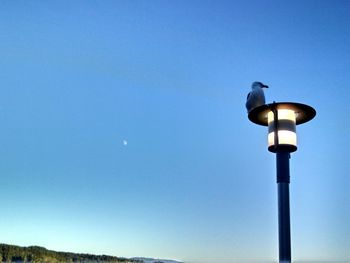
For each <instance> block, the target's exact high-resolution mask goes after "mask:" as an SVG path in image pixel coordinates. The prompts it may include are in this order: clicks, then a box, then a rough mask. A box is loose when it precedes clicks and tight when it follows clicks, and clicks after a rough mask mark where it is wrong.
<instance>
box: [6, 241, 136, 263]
mask: <svg viewBox="0 0 350 263" xmlns="http://www.w3.org/2000/svg"><path fill="white" fill-rule="evenodd" d="M0 262H6V263H12V262H15V263H22V262H23V263H25V262H31V263H58V262H76V263H79V262H81V263H83V262H84V263H85V262H86V263H92V262H96V263H97V262H98V263H104V262H106V263H107V262H108V263H119V262H123V263H141V262H142V261H140V260H134V259H127V258H119V257H113V256H106V255H91V254H77V253H69V252H56V251H52V250H48V249H46V248H44V247H38V246H30V247H19V246H13V245H6V244H0Z"/></svg>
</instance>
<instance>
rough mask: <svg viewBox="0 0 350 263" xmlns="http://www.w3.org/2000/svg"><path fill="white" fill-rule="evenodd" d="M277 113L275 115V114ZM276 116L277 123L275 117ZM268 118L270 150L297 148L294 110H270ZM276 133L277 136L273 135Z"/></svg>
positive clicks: (292, 149)
mask: <svg viewBox="0 0 350 263" xmlns="http://www.w3.org/2000/svg"><path fill="white" fill-rule="evenodd" d="M276 113H277V116H275V114H276ZM276 117H277V123H276V121H275V118H276ZM267 118H268V127H269V134H268V145H269V147H268V149H269V151H271V152H277V151H288V152H294V151H296V150H297V134H296V117H295V112H294V111H293V110H289V109H278V110H277V111H275V113H274V112H273V111H270V112H269V113H268V115H267ZM276 134H277V138H276V137H275V136H276Z"/></svg>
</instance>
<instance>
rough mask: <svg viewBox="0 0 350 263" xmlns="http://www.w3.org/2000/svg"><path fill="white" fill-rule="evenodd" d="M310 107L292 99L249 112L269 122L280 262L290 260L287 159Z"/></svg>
mask: <svg viewBox="0 0 350 263" xmlns="http://www.w3.org/2000/svg"><path fill="white" fill-rule="evenodd" d="M315 116H316V111H315V109H313V108H312V107H310V106H308V105H305V104H301V103H294V102H279V103H276V102H274V103H271V104H265V105H262V106H259V107H256V108H254V109H253V110H251V111H250V112H249V113H248V118H249V120H250V121H251V122H253V123H255V124H258V125H262V126H268V150H269V151H270V152H273V153H275V154H276V168H277V169H276V170H277V171H276V172H277V190H278V191H277V192H278V243H279V262H280V263H282V262H283V263H287V262H288V263H289V262H291V241H290V208H289V183H290V179H289V178H290V175H289V159H290V153H291V152H295V151H296V150H297V135H296V126H297V125H299V124H303V123H305V122H308V121H310V120H312V119H313V118H314V117H315Z"/></svg>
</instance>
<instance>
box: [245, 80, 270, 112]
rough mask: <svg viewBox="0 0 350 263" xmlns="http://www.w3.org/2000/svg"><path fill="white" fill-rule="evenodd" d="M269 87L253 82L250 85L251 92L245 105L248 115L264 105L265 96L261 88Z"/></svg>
mask: <svg viewBox="0 0 350 263" xmlns="http://www.w3.org/2000/svg"><path fill="white" fill-rule="evenodd" d="M268 87H269V86H267V85H265V84H262V83H261V82H259V81H255V82H253V84H252V91H251V92H249V93H248V96H247V102H246V104H245V106H246V108H247V111H248V113H249V112H250V111H252V110H253V109H254V108H256V107H259V106H261V105H264V104H265V95H264V90H263V88H268Z"/></svg>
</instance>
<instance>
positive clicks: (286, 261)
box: [276, 151, 291, 263]
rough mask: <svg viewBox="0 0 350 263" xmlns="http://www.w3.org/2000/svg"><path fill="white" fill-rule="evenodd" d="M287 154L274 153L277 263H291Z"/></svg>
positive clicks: (288, 156) (288, 155)
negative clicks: (276, 188) (276, 204)
mask: <svg viewBox="0 0 350 263" xmlns="http://www.w3.org/2000/svg"><path fill="white" fill-rule="evenodd" d="M289 158H290V153H289V152H283V151H282V152H281V151H278V152H277V153H276V164H277V185H278V240H279V262H280V263H282V262H283V263H290V262H291V241H290V209H289V182H290V179H289V178H290V176H289Z"/></svg>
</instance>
